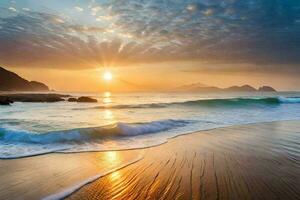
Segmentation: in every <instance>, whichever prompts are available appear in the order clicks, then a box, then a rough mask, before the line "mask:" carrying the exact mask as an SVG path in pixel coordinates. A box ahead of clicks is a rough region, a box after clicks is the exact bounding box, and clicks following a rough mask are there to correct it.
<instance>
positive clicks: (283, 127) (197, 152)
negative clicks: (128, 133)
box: [68, 121, 300, 200]
mask: <svg viewBox="0 0 300 200" xmlns="http://www.w3.org/2000/svg"><path fill="white" fill-rule="evenodd" d="M299 185H300V122H299V121H285V122H272V123H261V124H252V125H243V126H233V127H229V128H220V129H215V130H211V131H202V132H200V133H195V134H189V135H185V136H179V137H177V138H175V139H172V140H170V141H169V142H168V143H167V144H164V145H161V146H158V147H153V148H149V149H146V152H145V155H144V158H143V159H142V160H140V161H139V162H137V163H134V164H132V165H130V166H128V167H125V168H123V169H121V170H118V171H115V172H113V173H111V174H109V175H107V176H104V177H102V178H100V179H98V180H97V181H94V182H92V183H90V184H87V185H86V186H84V187H82V188H81V189H80V190H78V191H77V192H75V193H73V195H71V196H69V197H68V199H73V200H74V199H239V200H240V199H300V189H299Z"/></svg>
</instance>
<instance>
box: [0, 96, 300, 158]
mask: <svg viewBox="0 0 300 200" xmlns="http://www.w3.org/2000/svg"><path fill="white" fill-rule="evenodd" d="M72 95H75V96H81V95H88V96H91V97H94V98H97V99H98V103H76V102H75V103H71V102H58V103H14V104H13V105H12V106H8V107H0V158H15V157H24V156H31V155H37V154H43V153H50V152H80V151H100V150H119V149H131V148H142V147H147V146H152V145H157V144H161V143H164V142H166V141H167V139H168V138H172V137H174V136H177V135H180V134H185V133H190V132H194V131H198V130H207V129H211V128H217V127H224V126H230V125H237V124H247V123H255V122H269V121H277V120H291V119H300V93H218V94H215V93H201V94H191V93H164V94H161V93H151V94H149V93H148V94H147V93H128V94H111V93H104V94H72Z"/></svg>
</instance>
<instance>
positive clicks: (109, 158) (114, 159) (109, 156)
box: [105, 151, 119, 163]
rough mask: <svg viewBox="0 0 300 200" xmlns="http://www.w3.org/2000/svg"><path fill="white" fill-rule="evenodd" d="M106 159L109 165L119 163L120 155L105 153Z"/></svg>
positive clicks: (110, 152)
mask: <svg viewBox="0 0 300 200" xmlns="http://www.w3.org/2000/svg"><path fill="white" fill-rule="evenodd" d="M105 158H106V160H107V161H108V162H109V163H118V162H119V155H118V153H117V152H115V151H108V152H105Z"/></svg>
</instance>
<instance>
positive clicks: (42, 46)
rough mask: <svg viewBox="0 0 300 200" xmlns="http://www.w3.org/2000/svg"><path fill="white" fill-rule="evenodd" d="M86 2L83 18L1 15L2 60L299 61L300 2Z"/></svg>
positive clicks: (294, 64) (289, 64)
mask: <svg viewBox="0 0 300 200" xmlns="http://www.w3.org/2000/svg"><path fill="white" fill-rule="evenodd" d="M81 7H84V6H83V5H81ZM81 7H78V9H77V8H76V7H75V9H76V10H78V11H83V8H81ZM86 7H88V8H89V12H87V13H83V15H80V19H76V18H72V16H67V17H62V15H59V13H52V14H50V13H44V12H33V11H27V12H18V13H16V14H14V15H12V14H9V13H8V14H7V15H6V16H5V17H0V26H1V27H2V28H1V29H0V43H1V46H0V59H1V60H0V61H1V63H6V64H11V65H22V64H23V65H24V64H26V63H28V65H29V64H30V65H32V66H46V65H47V66H51V67H52V66H53V67H70V68H75V67H78V66H80V67H90V66H94V65H95V64H97V63H98V64H100V65H105V64H107V63H115V64H116V63H122V65H135V64H139V63H159V62H166V61H183V62H184V61H199V62H200V61H206V62H211V63H214V62H221V63H246V64H247V63H248V64H254V65H261V66H273V65H276V66H280V65H284V66H285V68H292V69H294V68H299V67H298V66H299V64H300V53H299V52H300V2H299V1H293V0H286V1H275V2H274V1H268V0H243V1H242V0H222V1H221V0H187V1H173V0H165V1H160V0H153V1H140V0H130V1H128V2H127V3H126V4H124V2H122V1H117V0H112V1H94V4H92V5H90V6H88V5H87V6H86ZM71 8H74V6H72V7H71ZM6 10H7V9H6ZM1 12H2V10H1ZM2 13H3V12H2ZM85 14H86V15H87V16H85ZM2 15H3V14H1V15H0V16H2ZM73 17H74V16H73ZM91 18H92V19H93V20H94V21H93V24H92V25H91V23H90V21H91V20H90V19H91ZM85 19H86V23H85V21H84V20H85ZM77 65H78V66H77ZM274 68H275V67H274ZM265 69H267V70H269V71H272V70H270V67H265ZM245 70H247V68H245ZM249 70H250V69H249ZM287 71H290V70H289V69H287Z"/></svg>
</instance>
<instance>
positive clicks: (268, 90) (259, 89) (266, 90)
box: [258, 86, 276, 92]
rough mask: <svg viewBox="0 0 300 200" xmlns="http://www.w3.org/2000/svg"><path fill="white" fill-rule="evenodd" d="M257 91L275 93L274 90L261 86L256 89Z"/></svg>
mask: <svg viewBox="0 0 300 200" xmlns="http://www.w3.org/2000/svg"><path fill="white" fill-rule="evenodd" d="M258 91H261V92H276V90H275V89H274V88H272V87H270V86H262V87H260V88H258Z"/></svg>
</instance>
